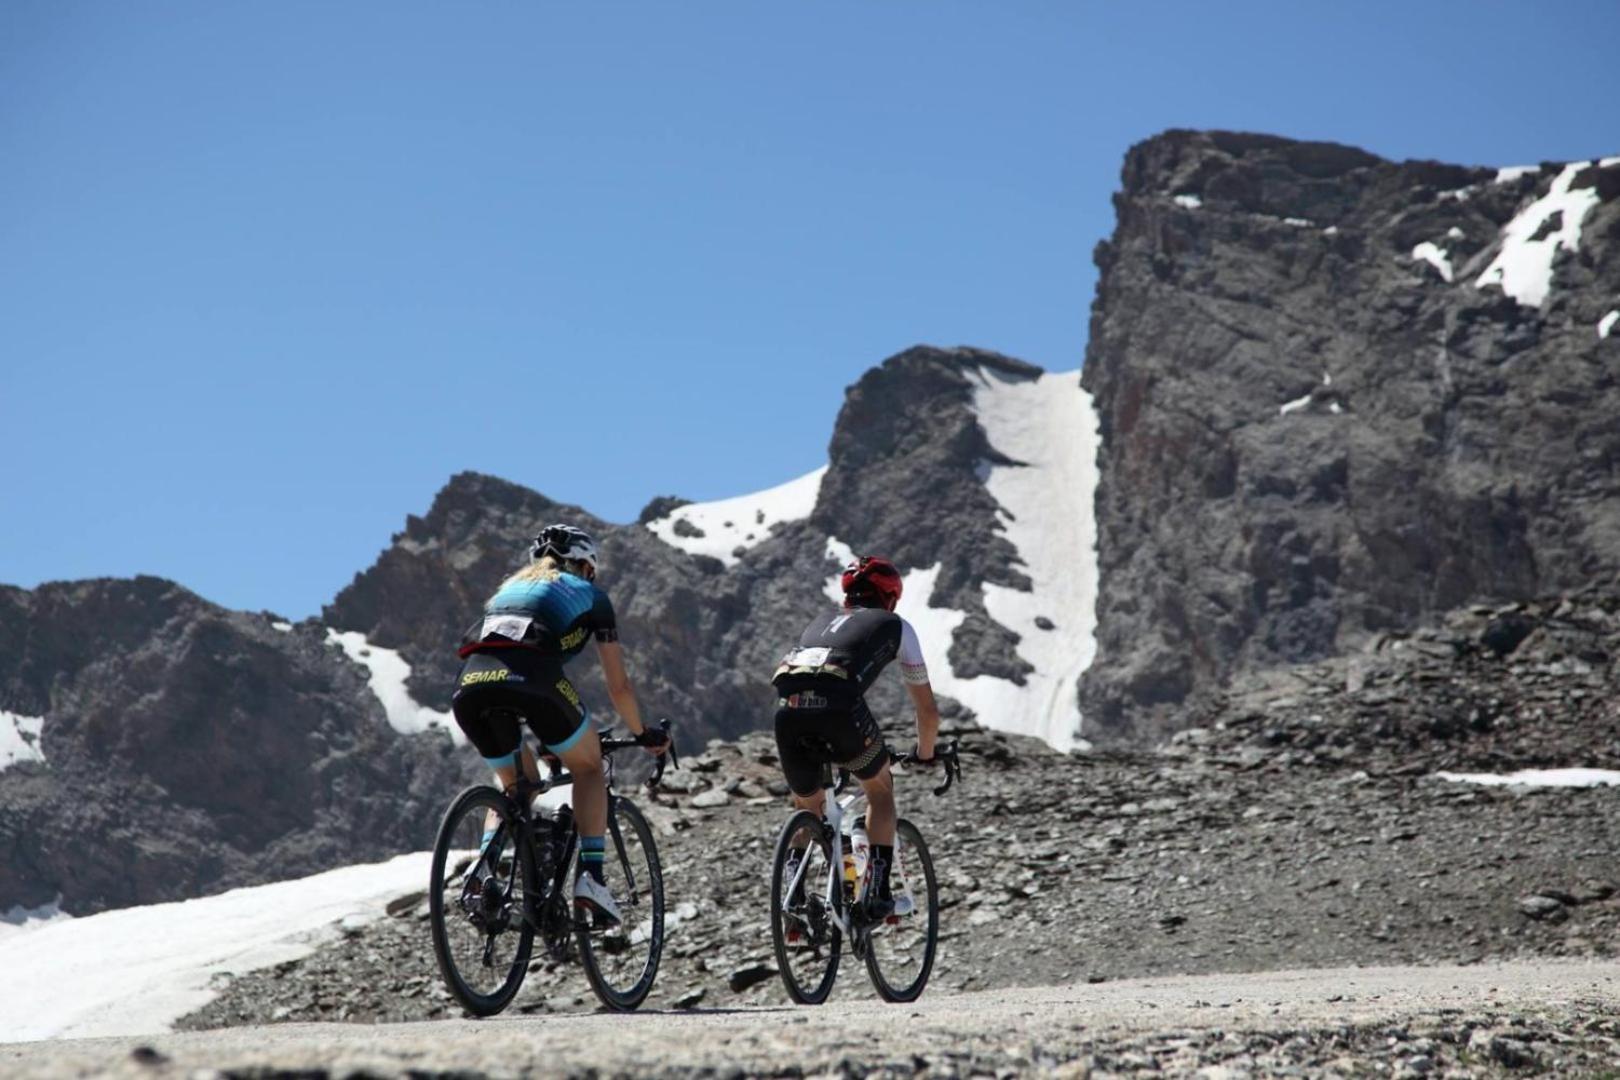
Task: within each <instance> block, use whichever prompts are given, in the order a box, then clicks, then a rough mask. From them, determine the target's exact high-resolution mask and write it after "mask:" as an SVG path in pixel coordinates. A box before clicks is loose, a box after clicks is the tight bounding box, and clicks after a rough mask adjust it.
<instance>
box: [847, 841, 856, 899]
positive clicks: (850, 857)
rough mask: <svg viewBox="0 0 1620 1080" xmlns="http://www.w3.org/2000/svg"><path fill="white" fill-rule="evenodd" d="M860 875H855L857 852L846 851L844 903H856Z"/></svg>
mask: <svg viewBox="0 0 1620 1080" xmlns="http://www.w3.org/2000/svg"><path fill="white" fill-rule="evenodd" d="M858 879H859V875H857V874H856V873H855V852H854V851H852V850H850V849H849V848H845V849H844V903H846V904H854V903H855V882H856V881H857V880H858Z"/></svg>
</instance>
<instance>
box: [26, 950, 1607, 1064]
mask: <svg viewBox="0 0 1620 1080" xmlns="http://www.w3.org/2000/svg"><path fill="white" fill-rule="evenodd" d="M1616 1017H1620V963H1615V962H1612V961H1604V962H1535V961H1532V962H1515V963H1506V964H1499V965H1496V964H1493V965H1474V966H1467V967H1450V966H1437V967H1387V968H1355V969H1340V970H1313V971H1290V972H1272V973H1258V974H1244V975H1205V976H1196V977H1179V978H1152V979H1133V980H1126V981H1120V982H1111V983H1099V984H1084V983H1082V984H1078V985H1068V986H1055V987H1042V988H1039V989H1022V990H1006V989H1003V990H994V991H983V992H978V993H939V994H931V995H926V996H925V997H924V999H923V1000H922V1001H921V1002H918V1003H916V1004H914V1005H910V1006H881V1005H878V1004H877V1003H876V1002H875V999H873V998H871V997H870V996H869V993H868V989H867V988H866V987H865V986H864V985H862V984H859V980H857V979H853V978H848V979H844V980H842V981H841V983H840V990H839V992H838V993H837V994H835V997H834V1000H833V1002H831V1003H829V1004H828V1005H825V1006H822V1007H820V1008H792V1007H786V1006H781V1007H748V1008H738V1009H715V1010H695V1011H691V1012H653V1013H641V1014H637V1015H634V1016H617V1015H605V1014H595V1015H575V1016H550V1017H510V1018H501V1019H496V1020H490V1021H483V1022H473V1021H467V1020H447V1021H435V1022H426V1023H413V1024H381V1025H357V1024H282V1025H275V1026H269V1027H250V1028H229V1029H222V1030H217V1031H206V1032H184V1033H176V1034H171V1035H163V1036H156V1037H148V1038H144V1039H127V1038H126V1039H91V1040H83V1041H72V1042H50V1043H29V1044H12V1045H4V1046H0V1074H4V1075H6V1076H8V1077H17V1078H34V1077H60V1076H86V1075H117V1076H128V1077H134V1076H138V1077H154V1078H156V1077H167V1076H186V1077H194V1076H199V1075H220V1074H223V1075H227V1076H255V1077H268V1076H280V1075H295V1074H296V1075H299V1076H303V1077H323V1076H356V1077H357V1076H403V1075H410V1076H413V1077H421V1076H439V1075H448V1074H451V1073H454V1074H457V1075H460V1076H479V1075H491V1076H501V1075H514V1074H523V1073H528V1074H541V1075H585V1074H591V1075H597V1076H653V1075H661V1076H711V1075H712V1076H727V1077H732V1076H745V1075H747V1076H752V1075H767V1076H770V1075H775V1076H781V1075H813V1074H833V1075H844V1076H866V1075H868V1074H870V1073H873V1072H879V1073H882V1074H886V1075H906V1076H913V1075H919V1074H921V1075H929V1076H964V1077H965V1076H975V1075H983V1076H1000V1077H1007V1076H1010V1075H1014V1074H1018V1075H1025V1074H1040V1075H1049V1074H1056V1075H1063V1076H1077V1077H1078V1076H1107V1075H1134V1074H1145V1073H1157V1074H1161V1075H1162V1074H1168V1075H1192V1076H1204V1077H1208V1078H1212V1080H1213V1078H1220V1077H1225V1078H1233V1077H1240V1076H1277V1075H1296V1076H1304V1075H1322V1074H1324V1073H1327V1074H1338V1075H1368V1076H1371V1075H1382V1076H1392V1075H1393V1076H1411V1077H1418V1076H1448V1075H1450V1076H1481V1075H1497V1074H1499V1075H1526V1074H1531V1073H1536V1072H1547V1073H1555V1074H1557V1075H1560V1076H1570V1075H1593V1076H1596V1075H1605V1074H1612V1073H1613V1072H1614V1071H1616V1070H1620V1020H1616ZM199 1070H201V1071H202V1072H199Z"/></svg>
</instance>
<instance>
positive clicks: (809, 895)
mask: <svg viewBox="0 0 1620 1080" xmlns="http://www.w3.org/2000/svg"><path fill="white" fill-rule="evenodd" d="M918 760H919V759H918V758H916V756H915V755H912V754H901V755H897V756H896V757H895V758H894V759H893V761H894V764H896V765H907V764H915V763H917V761H918ZM934 761H936V762H938V763H939V764H941V765H942V766H944V769H945V783H944V784H943V785H941V786H940V787H936V788H935V789H934V794H935V795H943V794H945V793H946V792H947V791H949V790H950V788H951V785H952V784H953V783H955V781H956V779H957V778H958V777H959V776H961V774H962V766H961V761H960V759H959V757H958V754H957V746H956V743H954V742H953V743H951V744H950V745H949V746H946V747H944V748H943V749H937V750H936V751H935V757H934ZM848 783H849V774H848V773H847V772H845V771H844V770H839V777H838V783H837V784H836V785H835V784H834V783H833V778H832V770H831V769H830V768H829V769H828V770H826V772H825V774H824V777H823V783H822V793H823V795H824V802H823V803H822V805H823V807H824V816H821V817H818V816H817V815H815V814H813V813H811V812H810V811H809V810H796V811H794V812H793V815H792V816H791V817H789V818H788V820H787V823H786V824H785V825H783V826H782V832H781V834H780V835H779V836H778V837H777V841H776V852H775V854H774V856H773V857H772V859H771V942H772V945H773V946H774V948H775V951H776V964H777V970H779V971H780V972H781V974H782V982H783V984H784V985H786V987H787V992H788V996H789V997H791V998H792V999H793V1000H794V1001H796V1002H798V1003H799V1004H801V1005H819V1004H821V1003H822V1002H823V1001H826V1000H827V995H828V994H830V993H831V992H832V987H833V980H834V979H836V978H837V976H838V963H839V959H840V958H841V956H842V954H843V943H844V941H845V940H846V939H847V940H848V941H849V943H850V948H851V950H852V951H853V952H854V953H855V955H856V957H858V958H860V959H862V960H864V961H865V962H866V972H867V974H868V975H869V976H871V979H872V985H873V986H874V987H875V988H876V989H877V992H878V996H879V997H881V998H883V1000H885V1001H915V1000H916V999H917V997H918V996H919V995H921V994H922V992H923V988H924V987H925V986H927V985H928V976H929V973H930V972H932V971H933V968H934V954H935V951H936V950H937V949H938V947H939V882H938V880H937V879H936V878H935V876H934V860H933V858H932V857H931V856H930V855H929V854H928V845H927V844H926V843H924V841H923V836H922V832H921V830H919V829H918V828H917V826H916V825H914V824H912V823H911V822H910V821H908V820H907V819H905V818H901V819H900V820H899V821H898V822H897V824H896V826H895V838H894V866H893V868H892V870H891V871H890V889H891V892H892V893H893V895H894V898H895V911H894V913H893V914H890V915H887V916H884V917H877V918H874V917H872V916H871V915H870V914H868V911H867V906H866V904H865V902H864V901H865V896H866V891H867V888H868V887H869V885H870V884H871V882H870V880H869V879H870V870H871V867H870V865H869V863H870V860H869V859H866V858H865V852H864V851H863V850H862V848H861V846H860V845H859V844H857V843H855V842H854V840H853V836H854V835H856V834H858V833H859V832H861V831H864V823H865V817H864V815H863V816H860V817H856V816H855V814H854V808H855V806H856V805H857V804H858V803H860V802H861V801H862V800H864V799H865V797H866V795H865V792H864V791H862V790H861V789H860V788H859V787H857V788H856V790H855V792H854V793H852V794H850V795H844V796H842V798H840V794H841V792H842V791H843V790H844V788H845V787H846V786H847V785H848ZM863 860H864V862H865V863H866V864H867V865H863Z"/></svg>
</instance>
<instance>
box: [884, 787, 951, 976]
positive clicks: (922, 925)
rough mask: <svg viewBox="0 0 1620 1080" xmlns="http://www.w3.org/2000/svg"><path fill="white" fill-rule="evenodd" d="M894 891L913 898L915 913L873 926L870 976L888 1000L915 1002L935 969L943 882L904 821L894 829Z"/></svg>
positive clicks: (891, 877)
mask: <svg viewBox="0 0 1620 1080" xmlns="http://www.w3.org/2000/svg"><path fill="white" fill-rule="evenodd" d="M889 885H890V891H891V892H892V893H893V894H894V897H895V900H896V901H897V902H900V901H902V899H903V898H909V900H910V903H911V912H910V913H909V914H905V915H891V916H890V917H889V918H888V919H887V920H885V921H884V923H883V924H882V925H880V926H876V927H873V929H872V931H871V935H870V936H869V937H868V938H867V942H866V972H867V974H868V975H870V976H871V977H872V985H873V986H874V987H876V988H877V992H878V996H879V997H881V998H882V999H883V1000H884V1001H916V1000H917V998H918V996H920V995H921V994H922V992H923V987H925V986H927V985H928V976H929V974H930V973H931V972H932V971H933V970H934V952H935V950H936V949H938V947H939V883H938V881H937V880H936V879H935V878H934V860H933V859H932V858H931V857H930V856H929V854H928V845H927V844H925V843H923V838H922V833H921V832H919V831H918V830H917V826H915V825H913V824H912V823H911V822H909V821H907V820H905V819H904V818H901V819H900V822H899V824H898V825H897V826H896V827H895V836H894V867H893V868H892V869H891V871H890V873H889Z"/></svg>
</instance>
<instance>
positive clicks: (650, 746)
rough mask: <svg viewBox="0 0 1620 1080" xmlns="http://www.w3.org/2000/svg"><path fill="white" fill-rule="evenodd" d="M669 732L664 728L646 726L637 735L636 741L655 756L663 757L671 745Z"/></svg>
mask: <svg viewBox="0 0 1620 1080" xmlns="http://www.w3.org/2000/svg"><path fill="white" fill-rule="evenodd" d="M670 741H671V740H670V735H669V732H667V731H665V730H664V729H663V728H644V729H643V730H642V731H641V733H640V734H638V735H637V736H636V743H637V745H639V746H640V747H641V748H642V749H643V750H645V751H647V753H649V754H651V755H653V756H654V757H663V756H664V754H665V753H667V752H668V750H669V746H670Z"/></svg>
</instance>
